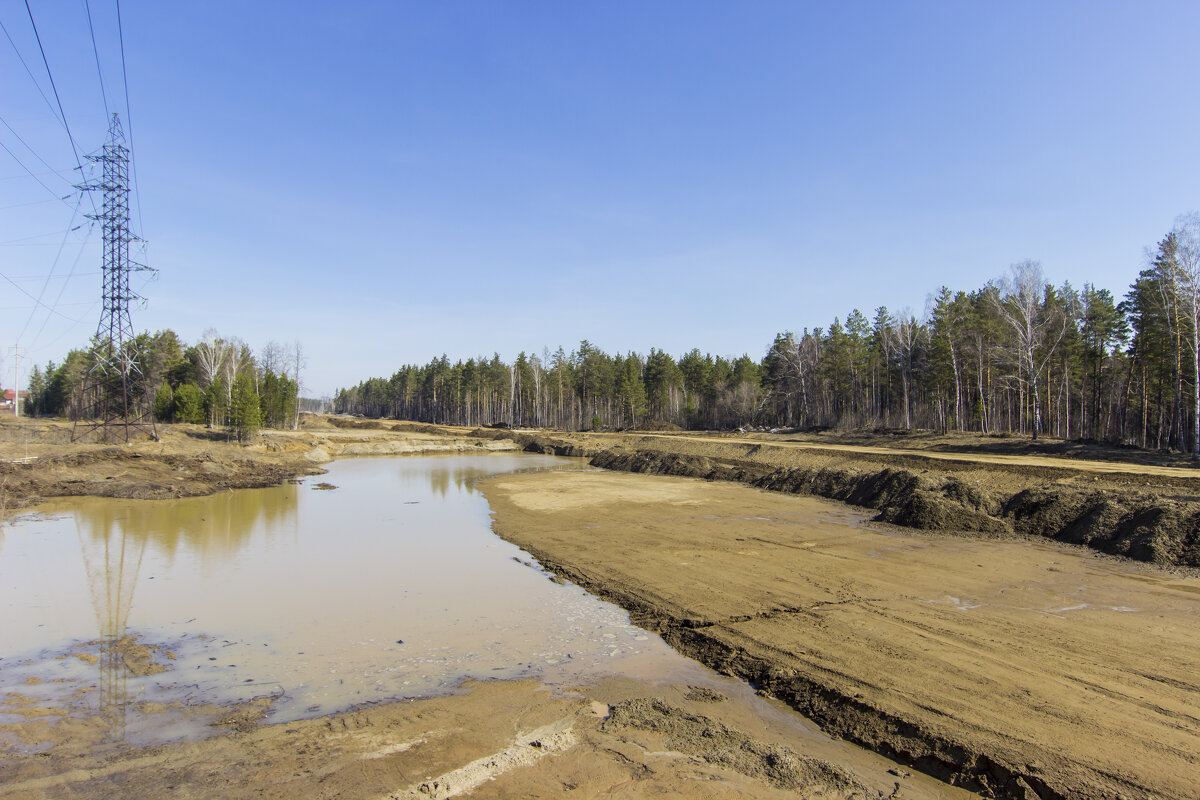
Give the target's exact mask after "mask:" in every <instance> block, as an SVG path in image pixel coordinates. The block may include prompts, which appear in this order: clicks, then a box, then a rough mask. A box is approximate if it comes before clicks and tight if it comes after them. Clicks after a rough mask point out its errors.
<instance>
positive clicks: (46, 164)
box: [0, 117, 71, 186]
mask: <svg viewBox="0 0 1200 800" xmlns="http://www.w3.org/2000/svg"><path fill="white" fill-rule="evenodd" d="M0 125H3V126H4V127H6V128H8V132H9V133H11V134H12V135H13V136H15V137H17V141H18V142H20V143H21V144H22V145H24V146H25V149H26V150H28V151H29V152H30V153H32V154H33V157H34V158H36V159H37V160H38V161H40V162H42V166H44V167H45V168H46V169H48V170H50V172H51V173H52V174H54V175H55V176H56V177H58V178H59V179H61V180H63V181H66V182H67V184H68V185H70V184H71V181H70V179H69V178H67V177H65V176H64V175H62V174H61V173H60V172H58V170H56V169H54V167H52V166H50V162H48V161H46V159H44V158H42V157H41V155H39V154H38V152H37V151H36V150H34V149H33V147H32V146H31V145H30V144H29V142H27V141H25V140H24V139H22V138H21V134H19V133H17V131H16V129H14V128H13V126H12V125H9V124H8V120H6V119H5V118H4V117H0ZM4 149H5V150H6V151H7V152H8V154H9V155H11V156H12V157H13V159H14V160H16V161H17V163H18V164H21V162H20V160H19V159H17V157H16V155H14V154H13V152H12V151H11V150H9V149H8V148H7V147H5V148H4ZM21 166H22V167H25V165H24V164H21ZM25 171H26V172H28V173H29V174H30V175H33V171H32V170H30V169H29V167H25ZM34 180H37V176H34ZM38 183H41V181H38ZM42 185H43V186H45V184H42Z"/></svg>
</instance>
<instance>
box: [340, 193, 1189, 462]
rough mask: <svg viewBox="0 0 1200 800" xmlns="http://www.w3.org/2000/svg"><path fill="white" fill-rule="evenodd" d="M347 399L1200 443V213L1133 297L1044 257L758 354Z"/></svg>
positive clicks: (413, 378) (486, 369) (346, 402)
mask: <svg viewBox="0 0 1200 800" xmlns="http://www.w3.org/2000/svg"><path fill="white" fill-rule="evenodd" d="M334 410H335V411H338V412H343V413H355V414H362V415H364V416H368V417H394V418H398V419H408V420H416V421H422V422H430V423H440V424H454V425H487V424H497V423H501V424H508V425H513V426H537V427H558V428H566V429H575V430H578V429H588V428H593V429H595V428H616V429H623V428H632V427H638V426H644V425H646V424H648V423H669V424H674V425H678V426H680V427H684V428H689V429H731V428H737V427H745V426H752V425H753V426H768V427H800V428H813V427H816V428H864V427H866V428H871V427H886V428H905V429H912V428H924V429H932V430H937V431H941V432H947V431H976V432H982V433H1009V432H1010V433H1017V434H1026V435H1030V436H1032V437H1034V438H1036V437H1037V436H1040V435H1050V436H1055V437H1059V438H1079V439H1091V440H1105V441H1112V442H1121V443H1129V444H1136V445H1139V446H1142V447H1150V448H1157V449H1162V448H1173V449H1177V450H1180V451H1183V452H1192V453H1193V454H1196V453H1200V425H1198V424H1197V420H1198V418H1200V217H1197V215H1195V214H1192V215H1188V216H1185V217H1181V218H1180V219H1179V220H1177V221H1176V225H1175V226H1174V227H1173V228H1172V229H1171V230H1170V231H1169V232H1168V233H1167V234H1166V235H1165V236H1164V237H1163V238H1162V239H1161V240H1160V241H1159V242H1158V243H1157V245H1156V246H1155V247H1154V248H1152V249H1150V250H1148V251H1147V253H1146V259H1145V263H1144V265H1143V268H1142V269H1141V271H1140V272H1139V273H1138V275H1137V278H1136V279H1135V280H1134V281H1133V283H1132V284H1131V285H1130V287H1129V288H1128V290H1127V291H1126V293H1125V295H1124V297H1123V298H1120V299H1118V298H1116V297H1114V296H1113V294H1112V293H1111V292H1110V291H1109V290H1107V289H1102V288H1098V287H1096V286H1094V285H1092V284H1090V283H1085V284H1084V285H1083V287H1082V288H1079V289H1077V288H1075V287H1073V286H1071V285H1070V284H1069V283H1064V284H1062V285H1061V286H1055V285H1053V284H1052V283H1051V282H1049V281H1048V280H1047V279H1046V278H1045V276H1044V274H1043V271H1042V267H1041V265H1040V264H1039V263H1037V262H1035V261H1023V262H1020V263H1018V264H1014V265H1012V266H1011V267H1010V269H1009V273H1008V275H1007V276H1005V277H1003V278H1000V279H997V280H993V281H990V282H989V283H987V284H986V285H984V286H982V287H980V288H978V289H975V290H973V291H955V290H951V289H949V288H947V287H944V286H943V287H941V288H940V289H939V290H938V291H937V292H935V293H934V294H932V295H931V296H930V297H929V301H928V303H927V307H926V310H925V313H924V314H923V316H922V317H921V318H918V317H917V316H916V315H915V314H913V313H912V312H911V311H907V310H906V311H903V312H900V313H893V312H891V311H889V310H888V309H887V308H886V307H880V308H878V309H876V310H875V312H874V314H873V315H872V316H871V317H870V318H868V317H867V316H866V315H864V314H863V313H862V312H861V311H859V310H857V309H855V310H853V311H851V312H850V313H849V314H847V315H846V316H845V318H844V319H840V318H835V319H834V320H833V321H832V322H831V323H830V324H829V326H828V327H818V328H813V329H811V330H810V329H807V328H805V329H804V330H803V331H802V332H801V333H799V334H796V333H793V332H790V331H789V332H782V333H780V334H778V335H777V336H776V337H775V339H774V341H773V342H772V343H771V345H770V346H769V347H768V348H767V352H766V355H765V356H764V357H763V358H762V359H761V360H757V361H756V360H754V359H752V358H750V357H749V356H748V355H742V356H741V357H738V358H726V357H722V356H714V355H712V354H708V353H701V352H700V351H699V350H698V349H694V350H692V351H690V352H688V353H685V354H683V355H682V356H680V357H678V358H675V357H672V356H671V355H669V354H667V353H665V352H664V351H662V350H657V349H651V350H650V352H649V354H647V355H641V354H638V353H633V352H631V353H626V354H624V355H621V354H611V355H610V354H608V353H605V352H604V351H603V350H601V349H600V348H598V347H596V346H595V345H593V344H592V343H591V342H588V341H587V340H584V341H582V342H580V344H579V346H578V347H577V348H575V349H574V350H572V351H570V352H566V351H565V350H564V349H563V348H562V347H559V348H558V349H557V350H556V351H555V352H553V353H551V352H550V351H549V350H548V349H543V351H542V353H541V354H540V355H538V354H528V353H524V352H522V353H520V354H519V355H518V356H517V358H516V359H515V360H514V361H513V362H511V363H506V362H504V361H503V360H501V358H500V356H499V355H498V354H497V355H493V356H492V357H491V358H490V359H489V358H484V357H481V358H469V359H466V360H465V361H464V360H459V361H456V362H454V363H451V362H450V361H449V360H448V359H447V358H446V356H444V355H443V356H442V357H441V358H436V359H433V360H432V361H430V362H429V363H428V364H424V365H415V364H413V365H405V366H402V367H401V368H400V369H398V370H397V371H396V372H395V373H394V374H393V375H392V376H391V377H390V378H382V377H380V378H370V379H368V380H365V381H363V382H362V383H360V384H358V385H357V386H354V387H350V388H346V389H342V390H339V391H338V392H337V394H336V395H335V397H334Z"/></svg>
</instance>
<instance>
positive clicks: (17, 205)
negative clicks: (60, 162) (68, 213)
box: [0, 194, 71, 211]
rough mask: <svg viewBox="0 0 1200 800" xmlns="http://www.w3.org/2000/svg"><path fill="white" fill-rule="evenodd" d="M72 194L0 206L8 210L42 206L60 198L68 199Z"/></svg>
mask: <svg viewBox="0 0 1200 800" xmlns="http://www.w3.org/2000/svg"><path fill="white" fill-rule="evenodd" d="M70 197H71V195H69V194H67V195H63V196H62V197H51V198H49V199H48V200H30V201H29V202H28V203H13V204H12V205H11V206H0V211H7V210H8V209H10V208H25V207H26V206H40V205H45V204H46V203H53V202H55V201H58V200H67V199H69V198H70Z"/></svg>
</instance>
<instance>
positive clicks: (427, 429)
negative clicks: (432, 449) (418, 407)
mask: <svg viewBox="0 0 1200 800" xmlns="http://www.w3.org/2000/svg"><path fill="white" fill-rule="evenodd" d="M391 429H392V430H394V431H403V432H404V433H429V434H433V435H440V434H444V433H446V431H445V429H444V428H439V427H438V426H437V425H430V424H429V423H427V422H408V421H402V422H396V423H393V425H392V427H391Z"/></svg>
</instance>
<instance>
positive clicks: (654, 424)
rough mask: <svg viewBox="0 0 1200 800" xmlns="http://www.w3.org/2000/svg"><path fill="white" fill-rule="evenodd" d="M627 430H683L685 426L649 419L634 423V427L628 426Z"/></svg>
mask: <svg viewBox="0 0 1200 800" xmlns="http://www.w3.org/2000/svg"><path fill="white" fill-rule="evenodd" d="M627 430H631V431H657V432H664V431H667V432H669V431H682V430H683V428H681V427H679V426H678V425H676V424H675V423H674V422H663V421H662V420H660V419H648V420H646V421H645V422H643V423H642V424H641V425H634V426H633V427H632V428H628V429H627Z"/></svg>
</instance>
